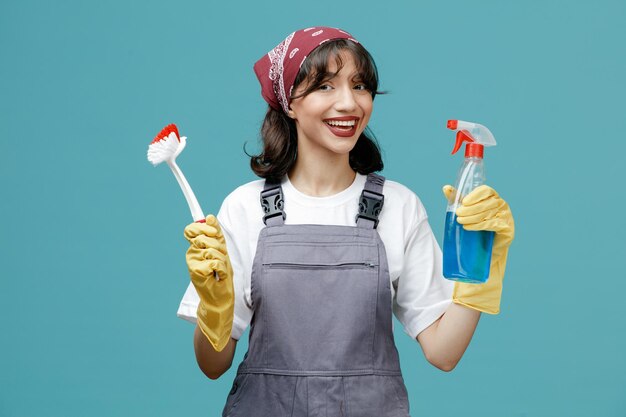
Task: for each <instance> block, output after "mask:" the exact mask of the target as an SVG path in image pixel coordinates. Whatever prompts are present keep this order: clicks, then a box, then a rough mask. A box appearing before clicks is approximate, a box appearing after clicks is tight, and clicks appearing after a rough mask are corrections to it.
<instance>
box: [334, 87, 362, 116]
mask: <svg viewBox="0 0 626 417" xmlns="http://www.w3.org/2000/svg"><path fill="white" fill-rule="evenodd" d="M356 106H357V104H356V100H355V97H354V90H352V88H350V87H342V88H338V89H337V100H336V101H335V109H336V110H337V111H344V112H345V111H353V110H355V109H356Z"/></svg>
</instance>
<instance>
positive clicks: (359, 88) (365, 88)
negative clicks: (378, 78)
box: [354, 84, 367, 91]
mask: <svg viewBox="0 0 626 417" xmlns="http://www.w3.org/2000/svg"><path fill="white" fill-rule="evenodd" d="M354 89H355V90H359V91H363V90H367V86H366V85H365V84H357V85H355V86H354Z"/></svg>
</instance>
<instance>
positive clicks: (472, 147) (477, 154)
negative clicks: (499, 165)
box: [465, 143, 485, 159]
mask: <svg viewBox="0 0 626 417" xmlns="http://www.w3.org/2000/svg"><path fill="white" fill-rule="evenodd" d="M484 150H485V147H484V146H483V145H481V144H480V143H468V144H467V145H465V157H466V158H480V159H482V158H483V153H484Z"/></svg>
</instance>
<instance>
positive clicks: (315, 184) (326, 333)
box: [178, 27, 513, 417]
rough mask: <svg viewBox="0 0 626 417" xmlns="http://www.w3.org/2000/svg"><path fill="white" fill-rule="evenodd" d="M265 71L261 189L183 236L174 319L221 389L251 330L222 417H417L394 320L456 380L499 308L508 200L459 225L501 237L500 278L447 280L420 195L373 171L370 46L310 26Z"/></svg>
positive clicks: (481, 208)
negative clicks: (183, 274) (191, 329)
mask: <svg viewBox="0 0 626 417" xmlns="http://www.w3.org/2000/svg"><path fill="white" fill-rule="evenodd" d="M254 69H255V72H256V75H257V77H258V79H259V81H260V83H261V88H262V95H263V98H264V99H265V100H266V101H267V102H268V104H269V108H268V110H267V114H266V117H265V121H264V123H263V127H262V129H261V137H262V139H263V151H262V152H261V154H260V155H258V156H253V157H252V158H251V166H252V169H253V171H254V172H255V173H256V174H257V175H258V176H260V177H262V178H264V179H262V180H258V181H253V182H250V183H248V184H245V185H243V186H241V187H239V188H237V189H236V190H235V191H233V192H232V193H231V194H230V195H229V196H228V197H227V198H226V199H225V200H224V202H223V204H222V207H221V209H220V211H219V214H218V216H217V219H216V218H215V217H214V216H212V215H210V216H208V217H207V219H206V223H194V224H191V225H189V226H187V227H186V228H185V237H186V238H187V239H188V240H189V242H190V247H189V250H188V252H187V263H188V266H189V272H190V275H191V281H192V282H191V284H190V285H189V288H188V290H187V292H186V294H185V296H184V298H183V300H182V303H181V307H180V309H179V312H178V314H179V316H181V317H183V318H186V319H189V320H192V321H197V328H196V332H195V338H194V346H195V352H196V358H197V360H198V364H199V366H200V368H201V369H202V371H203V372H204V373H205V374H206V375H207V376H208V377H209V378H211V379H216V378H218V377H219V376H220V375H222V374H223V373H224V372H225V371H226V370H228V369H229V368H230V366H231V363H232V358H233V355H234V352H235V347H236V344H237V340H239V338H240V337H241V335H242V333H243V332H244V330H245V329H246V328H247V326H248V325H250V326H251V327H250V339H249V349H248V352H247V353H246V355H245V358H244V360H243V362H242V363H241V364H240V365H239V368H238V371H237V376H236V378H235V381H234V383H233V388H232V390H231V392H230V394H229V396H228V399H227V401H226V406H225V407H224V411H223V415H224V416H259V417H262V416H268V417H269V416H271V417H275V416H308V415H332V416H354V417H356V416H408V412H409V405H408V397H407V391H406V388H405V386H404V382H403V378H402V374H401V371H400V364H399V359H398V353H397V350H396V347H395V343H394V338H393V331H392V312H393V313H394V314H395V315H396V317H397V318H398V320H399V321H400V322H401V323H402V325H403V327H404V330H405V331H406V333H408V334H409V335H410V336H411V337H412V338H415V339H416V340H417V341H418V342H419V344H420V345H421V347H422V350H423V352H424V354H425V356H426V359H427V360H428V361H429V362H430V363H432V364H433V365H434V366H436V367H437V368H440V369H442V370H444V371H449V370H451V369H453V368H454V367H455V365H456V364H457V363H458V361H459V360H460V358H461V356H462V355H463V352H464V351H465V349H466V348H467V346H468V344H469V342H470V340H471V338H472V335H473V333H474V330H475V328H476V325H477V323H478V320H479V317H480V312H481V311H483V312H488V313H497V312H498V311H499V300H500V292H501V288H502V278H503V275H504V266H505V264H506V254H507V250H508V246H509V244H510V242H511V240H512V238H513V218H512V216H511V213H510V210H509V208H508V205H507V204H506V203H505V202H504V201H503V200H502V199H501V198H500V197H499V196H498V194H497V193H496V192H495V191H494V190H493V189H491V188H489V187H486V186H483V187H480V188H479V189H477V190H475V191H474V192H472V193H471V194H469V195H468V196H466V197H465V199H464V200H463V206H462V207H461V208H460V209H459V211H458V212H457V215H458V216H459V217H458V221H459V223H462V224H464V227H465V228H466V229H468V230H494V231H496V238H495V243H494V250H493V253H492V265H491V268H492V269H491V275H490V278H489V281H488V283H487V284H483V285H470V284H460V283H456V284H454V283H452V282H451V281H448V280H446V279H444V278H443V277H442V258H441V250H440V248H439V246H438V244H437V242H436V240H435V238H434V236H433V233H432V231H431V228H430V226H429V224H428V219H427V215H426V211H425V209H424V207H423V206H422V204H421V202H420V200H419V198H418V197H417V196H416V195H415V194H414V193H413V192H412V191H410V190H409V189H408V188H406V187H404V186H402V185H401V184H399V183H397V182H394V181H385V178H384V177H381V176H380V175H377V174H375V172H376V171H380V170H382V168H383V163H382V159H381V155H380V151H379V149H378V146H377V145H376V143H375V142H374V141H373V140H372V136H371V135H370V134H369V133H368V132H367V131H366V127H367V123H368V121H369V119H370V116H371V114H372V108H373V100H374V97H375V96H376V94H377V90H378V74H377V71H376V66H375V64H374V61H373V59H372V57H371V56H370V54H369V53H368V52H367V51H366V50H365V49H364V48H363V47H362V46H361V44H360V43H359V42H357V41H356V40H355V39H354V38H353V37H352V36H351V35H350V34H348V33H347V32H344V31H342V30H338V29H333V28H327V27H315V28H308V29H304V30H299V31H296V32H294V33H292V34H290V35H289V36H288V37H287V38H286V39H285V40H284V41H283V42H281V43H280V44H279V45H278V46H276V47H275V48H274V49H272V51H270V52H269V53H268V54H267V55H265V56H264V57H263V58H261V59H260V60H259V61H258V62H257V63H256V64H255V66H254ZM453 192H454V190H453V189H452V188H451V187H449V186H446V187H444V193H445V194H446V196H449V194H451V193H453ZM218 220H219V222H218Z"/></svg>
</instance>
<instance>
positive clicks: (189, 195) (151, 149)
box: [148, 123, 204, 222]
mask: <svg viewBox="0 0 626 417" xmlns="http://www.w3.org/2000/svg"><path fill="white" fill-rule="evenodd" d="M186 144H187V138H186V137H185V136H182V137H181V136H179V135H178V128H177V127H176V125H175V124H173V123H172V124H169V125H167V126H165V127H164V128H163V130H161V132H160V133H159V134H158V135H157V136H156V137H155V138H154V140H153V141H152V143H150V145H149V146H148V161H150V162H152V165H154V166H157V165H159V164H160V163H161V162H167V165H169V166H170V168H171V170H172V172H173V173H174V176H175V177H176V180H177V181H178V184H179V185H180V188H181V189H182V190H183V194H185V199H186V200H187V204H188V205H189V210H191V216H192V217H193V220H194V221H200V222H204V214H203V212H202V209H201V208H200V204H198V199H196V196H195V194H194V193H193V191H192V190H191V187H190V186H189V183H188V182H187V180H186V179H185V176H184V175H183V172H182V171H181V170H180V168H178V165H176V157H177V156H178V155H179V154H180V153H181V152H182V151H183V149H185V145H186Z"/></svg>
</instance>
